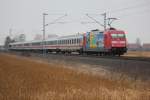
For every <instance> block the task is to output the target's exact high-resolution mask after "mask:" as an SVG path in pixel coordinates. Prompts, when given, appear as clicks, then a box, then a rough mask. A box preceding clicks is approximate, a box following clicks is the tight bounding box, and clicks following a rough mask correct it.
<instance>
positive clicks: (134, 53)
mask: <svg viewBox="0 0 150 100" xmlns="http://www.w3.org/2000/svg"><path fill="white" fill-rule="evenodd" d="M124 56H130V57H148V58H149V57H150V51H128V52H127V53H126V54H125V55H124Z"/></svg>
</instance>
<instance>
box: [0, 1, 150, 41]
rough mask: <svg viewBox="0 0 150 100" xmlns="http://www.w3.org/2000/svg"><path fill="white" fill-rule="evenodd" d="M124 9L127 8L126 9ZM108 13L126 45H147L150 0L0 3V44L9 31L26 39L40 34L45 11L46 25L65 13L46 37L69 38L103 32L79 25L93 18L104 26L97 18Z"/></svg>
mask: <svg viewBox="0 0 150 100" xmlns="http://www.w3.org/2000/svg"><path fill="white" fill-rule="evenodd" d="M126 7H127V8H126ZM119 9H120V10H119ZM105 11H107V12H108V11H109V12H110V13H109V14H108V17H117V18H119V20H118V21H116V22H114V23H113V26H114V27H116V28H119V29H122V30H124V31H126V33H127V38H128V41H129V42H134V41H135V40H136V38H137V37H140V39H141V40H142V42H150V32H149V29H150V19H149V18H150V0H0V44H2V43H3V41H4V39H5V37H6V36H7V35H8V32H9V29H10V28H12V35H16V34H19V33H25V34H26V36H27V38H28V40H31V39H32V38H33V37H34V35H35V34H37V33H38V34H42V31H41V30H42V13H43V12H46V13H48V14H49V15H48V16H46V22H47V23H49V22H52V21H53V20H54V19H57V18H58V17H60V16H62V15H63V14H65V13H67V15H68V16H66V17H64V18H63V19H61V20H60V21H59V22H68V23H66V24H52V25H49V26H47V27H46V34H58V35H68V34H75V33H77V32H86V31H89V30H91V29H96V28H99V29H101V30H102V29H103V27H101V26H99V25H98V24H96V23H95V24H81V22H83V21H88V22H90V21H92V20H90V19H89V18H88V17H86V16H85V14H86V13H89V14H90V15H91V16H92V17H94V18H95V19H97V20H98V21H100V22H102V23H103V19H102V18H103V17H102V16H100V15H95V14H101V13H104V12H105Z"/></svg>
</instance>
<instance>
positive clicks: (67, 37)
mask: <svg viewBox="0 0 150 100" xmlns="http://www.w3.org/2000/svg"><path fill="white" fill-rule="evenodd" d="M82 36H83V34H75V35H66V36H60V37H55V38H50V39H46V40H44V41H54V40H60V39H62V40H65V39H74V38H81V37H82ZM42 41H43V40H31V41H24V42H14V43H10V45H15V44H25V43H36V42H42Z"/></svg>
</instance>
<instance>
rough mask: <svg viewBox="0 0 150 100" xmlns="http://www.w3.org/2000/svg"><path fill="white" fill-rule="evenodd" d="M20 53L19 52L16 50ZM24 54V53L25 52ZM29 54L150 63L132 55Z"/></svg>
mask: <svg viewBox="0 0 150 100" xmlns="http://www.w3.org/2000/svg"><path fill="white" fill-rule="evenodd" d="M10 53H11V52H10ZM13 53H14V52H13ZM15 53H18V52H15ZM19 54H20V55H22V54H23V53H22V52H19ZM23 55H24V54H23ZM29 55H39V56H40V57H48V56H50V55H55V56H66V57H67V56H70V57H88V58H102V59H114V60H115V59H116V60H131V61H142V62H148V63H150V58H148V57H131V56H99V55H96V54H90V55H79V54H77V53H73V54H62V53H46V54H44V55H43V53H35V52H32V53H31V52H30V53H26V54H25V55H24V56H29Z"/></svg>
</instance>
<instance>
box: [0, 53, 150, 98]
mask: <svg viewBox="0 0 150 100" xmlns="http://www.w3.org/2000/svg"><path fill="white" fill-rule="evenodd" d="M63 66H64V65H60V64H59V62H58V64H57V65H55V64H48V63H44V62H38V61H35V60H31V59H28V58H21V57H17V56H12V55H6V54H0V100H149V99H150V87H147V89H142V88H134V87H132V83H130V82H128V81H115V80H110V79H106V78H103V77H100V76H96V75H91V74H87V73H81V72H78V71H76V70H72V69H68V68H64V67H63Z"/></svg>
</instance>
